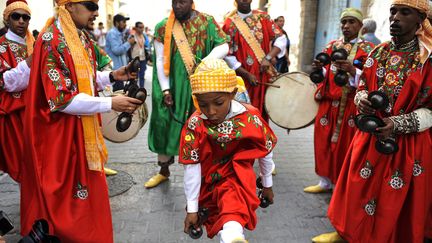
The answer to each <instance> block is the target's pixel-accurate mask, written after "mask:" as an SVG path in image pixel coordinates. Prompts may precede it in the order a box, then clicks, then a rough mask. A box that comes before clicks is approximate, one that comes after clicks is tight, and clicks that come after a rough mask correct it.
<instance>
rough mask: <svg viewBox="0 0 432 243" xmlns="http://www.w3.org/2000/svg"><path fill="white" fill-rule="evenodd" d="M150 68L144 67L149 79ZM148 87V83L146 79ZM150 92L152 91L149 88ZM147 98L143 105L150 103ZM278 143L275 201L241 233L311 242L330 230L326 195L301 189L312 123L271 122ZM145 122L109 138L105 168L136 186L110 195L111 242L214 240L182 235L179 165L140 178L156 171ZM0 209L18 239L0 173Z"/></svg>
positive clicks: (13, 201)
mask: <svg viewBox="0 0 432 243" xmlns="http://www.w3.org/2000/svg"><path fill="white" fill-rule="evenodd" d="M150 75H151V68H150V69H148V70H147V80H151V79H150ZM146 86H147V89H148V90H149V91H151V89H150V86H151V83H150V82H149V81H147V83H146ZM149 93H151V92H149ZM149 101H150V97H149V98H148V101H147V103H148V104H149V105H150V102H149ZM272 128H274V130H275V132H276V134H277V136H278V138H279V143H278V145H277V147H276V149H275V155H274V158H275V162H276V168H277V172H278V174H277V175H276V176H275V177H274V187H273V190H274V192H275V200H276V201H275V204H274V205H272V206H270V207H269V208H267V209H261V208H259V209H258V216H259V223H258V226H257V228H256V230H254V231H253V232H246V236H247V239H249V242H251V243H254V242H280V243H286V242H289V243H291V242H293V243H297V242H299V243H300V242H310V238H311V237H313V236H314V235H316V234H319V233H322V232H328V231H332V229H333V228H332V227H331V225H330V223H329V221H328V219H327V218H326V210H327V204H328V202H329V200H330V195H309V194H305V193H303V188H304V187H305V186H308V185H312V184H315V183H316V182H317V176H316V175H315V173H314V164H313V143H312V134H313V127H312V126H311V127H308V128H306V129H302V130H297V131H291V133H290V134H289V135H287V133H286V131H285V130H283V129H280V128H278V127H277V126H275V125H274V124H272ZM147 132H148V123H147V124H146V125H145V126H144V128H143V129H141V131H140V133H139V134H138V136H137V137H136V138H134V139H132V140H131V141H129V142H126V143H122V144H114V143H110V142H108V149H109V153H110V160H109V167H110V168H113V169H117V170H121V171H124V172H126V173H128V174H130V175H132V177H133V180H134V182H135V184H134V185H133V186H132V188H131V189H130V190H128V191H127V192H125V193H123V194H121V195H118V196H115V197H112V198H111V207H112V218H113V225H114V231H115V232H114V234H115V241H116V242H121V243H123V242H137V243H141V242H148V243H156V242H162V243H174V242H218V239H217V238H215V239H213V240H209V239H207V237H202V239H201V240H195V241H194V240H192V239H190V238H189V237H188V236H187V235H186V234H184V233H183V220H184V216H185V197H184V192H183V169H182V167H181V166H179V165H178V164H176V165H174V166H172V175H171V177H170V180H169V181H168V182H166V183H164V184H162V185H161V186H160V187H157V188H155V189H151V190H147V189H145V188H144V186H143V184H144V182H145V181H146V180H147V179H148V178H149V177H150V176H152V175H153V173H154V172H156V171H157V170H158V167H157V165H156V162H155V161H156V156H155V155H154V154H152V153H151V152H150V151H149V150H148V146H147ZM0 210H3V211H5V212H6V213H7V214H8V215H9V217H10V218H11V219H12V220H13V221H14V224H15V226H16V228H15V229H14V230H13V231H12V232H11V233H10V234H9V235H7V236H6V240H7V242H17V240H18V239H19V236H18V227H19V187H18V185H17V184H16V183H14V182H13V181H12V180H11V179H10V178H9V177H8V176H7V175H0Z"/></svg>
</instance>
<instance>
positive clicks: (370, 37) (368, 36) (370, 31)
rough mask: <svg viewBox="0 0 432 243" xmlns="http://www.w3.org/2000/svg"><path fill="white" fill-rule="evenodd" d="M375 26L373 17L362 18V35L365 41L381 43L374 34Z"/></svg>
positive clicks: (375, 43)
mask: <svg viewBox="0 0 432 243" xmlns="http://www.w3.org/2000/svg"><path fill="white" fill-rule="evenodd" d="M376 28H377V25H376V22H375V20H373V19H364V20H363V29H362V35H363V38H364V39H365V40H366V41H369V42H372V43H373V44H374V45H378V44H380V43H381V40H380V39H378V37H376V35H375V30H376Z"/></svg>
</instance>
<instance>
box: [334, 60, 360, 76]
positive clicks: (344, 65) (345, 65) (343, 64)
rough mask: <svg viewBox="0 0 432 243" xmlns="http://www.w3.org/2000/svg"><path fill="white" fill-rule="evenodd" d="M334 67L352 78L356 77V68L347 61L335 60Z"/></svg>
mask: <svg viewBox="0 0 432 243" xmlns="http://www.w3.org/2000/svg"><path fill="white" fill-rule="evenodd" d="M335 66H336V68H337V69H338V70H342V71H345V72H348V73H349V74H351V76H353V77H355V75H356V68H355V67H354V66H353V65H352V63H351V62H350V61H348V60H337V61H336V62H335Z"/></svg>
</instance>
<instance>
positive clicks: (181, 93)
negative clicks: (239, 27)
mask: <svg viewBox="0 0 432 243" xmlns="http://www.w3.org/2000/svg"><path fill="white" fill-rule="evenodd" d="M195 13H196V16H194V17H192V18H191V19H190V20H188V21H187V22H185V23H182V26H183V30H184V32H185V34H186V37H187V39H188V42H189V45H190V46H191V48H192V52H193V53H194V54H195V57H196V58H195V60H196V63H200V60H202V59H203V58H205V57H206V56H207V55H208V54H209V53H210V52H211V51H212V50H213V48H215V47H216V46H219V45H221V44H224V43H226V42H227V40H226V38H227V37H226V35H225V33H224V32H223V31H222V30H221V29H220V28H219V26H218V24H217V23H216V21H215V20H214V18H213V17H212V16H209V15H207V14H203V13H199V12H197V11H195ZM166 22H167V19H164V20H162V22H160V23H159V24H157V25H156V28H155V35H154V36H155V37H154V38H155V40H157V41H159V42H161V43H163V44H165V43H164V38H165V26H166ZM171 47H172V48H171V50H172V51H171V69H170V74H169V82H170V91H171V94H172V96H173V100H174V105H173V107H172V109H173V112H174V115H175V117H176V118H177V119H179V120H180V121H183V122H186V120H187V119H188V118H189V116H190V115H191V114H192V112H193V102H192V98H191V94H192V90H191V86H190V82H189V77H188V73H187V71H186V68H185V65H184V63H183V60H182V58H181V56H180V52H179V51H178V49H177V46H176V45H175V41H174V38H173V39H172V42H171ZM155 59H156V55H153V63H156V60H155ZM152 89H153V91H152V113H151V118H150V129H149V135H148V144H149V148H150V150H151V151H153V152H155V153H157V154H164V155H170V156H174V155H177V154H178V148H179V142H180V141H179V140H180V132H181V129H182V127H183V125H182V124H180V123H178V122H176V121H174V119H172V117H171V116H170V113H169V111H168V108H167V107H166V106H165V105H164V103H163V93H162V90H161V87H160V85H159V79H158V76H157V67H156V65H154V66H153V86H152Z"/></svg>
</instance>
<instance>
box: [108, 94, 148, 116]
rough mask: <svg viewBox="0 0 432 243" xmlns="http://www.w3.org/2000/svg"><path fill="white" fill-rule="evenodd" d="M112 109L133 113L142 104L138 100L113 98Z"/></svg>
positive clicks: (123, 97)
mask: <svg viewBox="0 0 432 243" xmlns="http://www.w3.org/2000/svg"><path fill="white" fill-rule="evenodd" d="M111 102H112V109H113V110H115V111H119V112H127V113H133V112H134V111H135V110H136V109H137V108H138V106H140V105H141V104H142V102H141V101H140V100H138V99H135V98H131V97H127V96H124V95H118V96H114V97H112V101H111Z"/></svg>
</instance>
